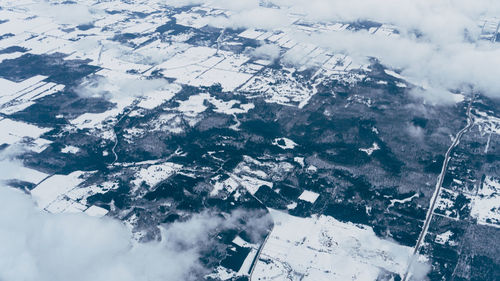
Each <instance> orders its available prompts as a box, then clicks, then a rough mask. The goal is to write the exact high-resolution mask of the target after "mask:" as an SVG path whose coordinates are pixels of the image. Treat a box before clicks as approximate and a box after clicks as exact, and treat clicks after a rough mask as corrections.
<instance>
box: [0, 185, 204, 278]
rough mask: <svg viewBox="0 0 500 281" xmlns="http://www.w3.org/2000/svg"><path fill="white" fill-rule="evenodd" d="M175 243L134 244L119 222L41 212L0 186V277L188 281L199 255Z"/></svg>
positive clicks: (165, 241)
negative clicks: (182, 248)
mask: <svg viewBox="0 0 500 281" xmlns="http://www.w3.org/2000/svg"><path fill="white" fill-rule="evenodd" d="M166 235H169V233H168V231H166ZM175 242H177V241H172V240H168V239H165V240H164V241H163V242H154V243H149V244H133V243H132V240H131V239H130V232H129V231H128V229H126V228H125V226H124V225H123V224H121V223H120V222H118V221H115V220H112V219H110V218H104V219H102V218H101V219H98V218H94V217H89V216H86V215H84V214H59V215H53V214H48V213H44V212H42V211H39V210H38V209H36V208H35V206H34V205H33V203H32V202H31V200H30V198H29V197H28V196H27V195H25V194H23V193H21V192H20V191H17V190H13V189H10V188H6V187H3V186H1V187H0V243H1V245H2V247H0V280H9V281H17V280H23V281H29V280H39V281H45V280H47V281H49V280H50V281H58V280H61V281H63V280H75V281H77V280H82V281H84V280H96V281H98V280H167V279H168V280H189V272H190V271H192V270H199V269H200V265H199V264H198V258H199V256H198V254H197V252H196V248H190V249H187V250H186V249H185V250H184V251H182V252H178V251H177V249H176V248H175V246H176V245H175ZM174 260H175V263H174V262H172V261H174Z"/></svg>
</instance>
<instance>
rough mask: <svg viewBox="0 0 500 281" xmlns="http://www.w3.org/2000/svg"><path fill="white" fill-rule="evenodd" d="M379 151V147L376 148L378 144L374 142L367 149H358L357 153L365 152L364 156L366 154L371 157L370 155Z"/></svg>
mask: <svg viewBox="0 0 500 281" xmlns="http://www.w3.org/2000/svg"><path fill="white" fill-rule="evenodd" d="M379 149H380V146H378V144H377V143H376V142H374V143H373V144H372V146H371V147H369V148H360V149H359V151H362V152H365V153H366V154H368V156H370V155H372V153H373V152H374V151H375V150H379Z"/></svg>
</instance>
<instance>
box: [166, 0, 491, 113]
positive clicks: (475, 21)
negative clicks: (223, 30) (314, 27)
mask: <svg viewBox="0 0 500 281" xmlns="http://www.w3.org/2000/svg"><path fill="white" fill-rule="evenodd" d="M175 2H176V4H177V5H182V4H187V3H189V4H203V5H207V6H210V7H218V8H223V9H226V10H228V16H221V17H216V18H212V19H210V20H209V23H210V24H211V25H214V26H218V27H246V28H263V29H274V28H284V27H288V28H290V14H292V13H295V14H300V15H301V17H303V18H305V19H306V20H308V21H311V22H339V21H340V22H357V21H366V20H370V21H375V22H379V23H385V24H394V25H396V27H397V28H398V31H400V35H399V36H398V37H391V38H389V37H387V36H382V35H380V36H377V35H373V34H369V33H368V32H366V31H359V32H355V31H349V30H345V31H342V32H322V33H314V34H312V35H305V34H303V33H301V32H300V31H299V30H292V32H290V33H291V34H294V35H295V38H294V39H296V40H297V41H299V42H306V43H314V44H318V45H319V46H321V47H324V48H326V49H330V50H331V51H333V52H342V53H346V54H349V55H351V56H354V57H356V58H358V59H366V58H367V57H376V58H378V59H380V61H381V63H382V64H384V65H387V66H389V67H390V68H393V69H398V70H401V71H402V72H403V74H404V75H405V77H407V78H408V79H409V80H410V82H413V83H415V84H416V85H418V86H420V87H421V88H422V89H424V90H425V91H421V90H419V91H416V92H414V95H417V96H420V97H423V98H424V99H426V100H427V101H429V102H431V103H439V104H447V103H454V102H455V101H456V100H455V98H454V97H453V95H452V94H451V93H450V92H449V91H450V90H463V91H468V90H470V89H471V86H472V89H473V90H474V91H480V92H483V93H484V94H486V95H488V96H490V97H495V98H499V97H500V79H498V77H500V67H498V65H500V44H492V43H490V42H484V41H478V40H477V39H478V38H479V35H480V33H481V26H479V24H480V22H481V18H482V17H484V16H497V17H498V16H500V1H496V0H476V1H469V0H420V1H414V0H385V1H380V0H310V1H304V0H267V1H261V0H240V1H228V0H212V1H199V0H183V1H181V0H178V1H175ZM166 3H167V4H169V3H171V1H166ZM263 6H267V7H273V8H265V7H263Z"/></svg>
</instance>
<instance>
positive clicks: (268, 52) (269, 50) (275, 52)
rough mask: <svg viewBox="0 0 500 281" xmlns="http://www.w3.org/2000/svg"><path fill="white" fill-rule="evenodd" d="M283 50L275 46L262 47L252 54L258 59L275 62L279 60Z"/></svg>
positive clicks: (266, 45) (265, 45)
mask: <svg viewBox="0 0 500 281" xmlns="http://www.w3.org/2000/svg"><path fill="white" fill-rule="evenodd" d="M280 52H281V49H280V47H279V46H276V45H274V44H264V45H261V46H259V47H257V48H255V50H253V52H252V56H253V57H255V58H258V59H268V60H273V61H274V60H275V59H277V58H279V56H280Z"/></svg>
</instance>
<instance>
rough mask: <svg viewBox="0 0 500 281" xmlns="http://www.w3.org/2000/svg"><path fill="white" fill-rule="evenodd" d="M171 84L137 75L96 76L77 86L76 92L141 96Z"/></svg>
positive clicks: (102, 95)
mask: <svg viewBox="0 0 500 281" xmlns="http://www.w3.org/2000/svg"><path fill="white" fill-rule="evenodd" d="M169 85H170V84H169V83H168V81H166V80H164V79H137V77H135V76H132V75H131V76H128V75H123V76H110V77H102V76H94V77H92V78H89V79H87V80H86V81H84V83H82V85H80V86H79V87H77V88H76V89H75V90H76V92H77V93H78V94H79V95H81V96H84V97H106V98H115V99H116V98H120V97H140V96H144V95H146V94H148V93H151V92H154V91H157V90H161V89H163V88H165V87H168V86H169Z"/></svg>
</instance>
